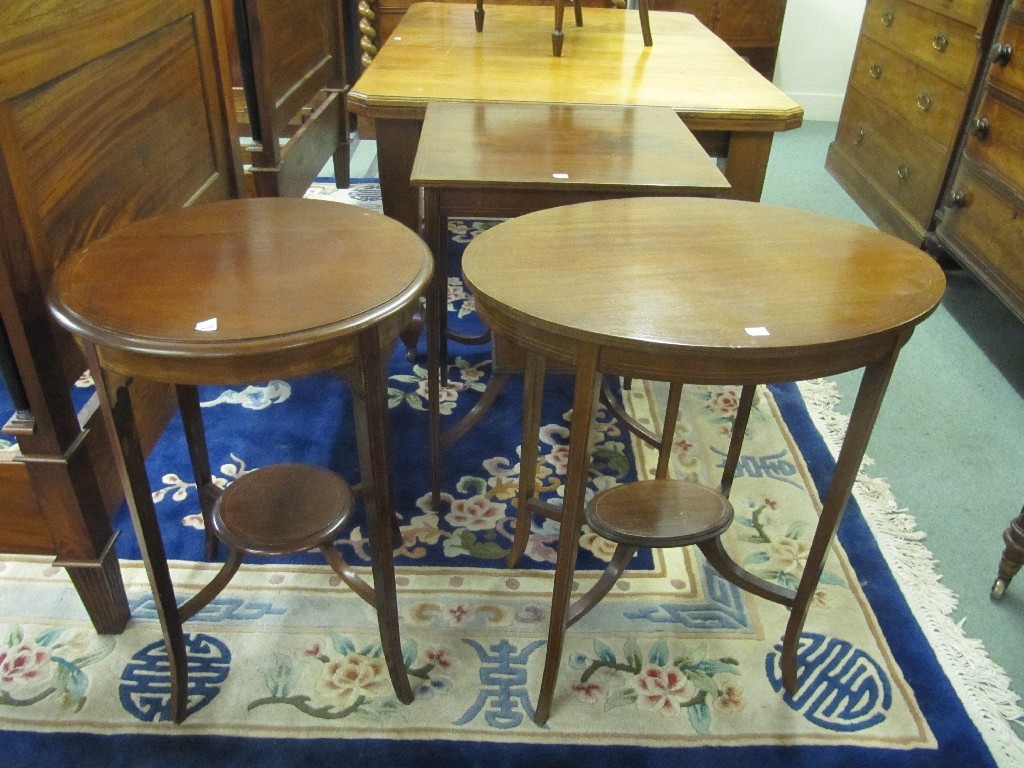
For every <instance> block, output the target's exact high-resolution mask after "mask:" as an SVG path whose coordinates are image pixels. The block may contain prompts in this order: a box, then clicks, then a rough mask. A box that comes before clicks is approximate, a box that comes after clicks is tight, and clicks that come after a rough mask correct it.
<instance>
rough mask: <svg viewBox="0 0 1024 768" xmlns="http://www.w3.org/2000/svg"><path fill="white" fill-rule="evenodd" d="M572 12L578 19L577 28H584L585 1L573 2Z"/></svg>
mask: <svg viewBox="0 0 1024 768" xmlns="http://www.w3.org/2000/svg"><path fill="white" fill-rule="evenodd" d="M572 12H573V15H574V16H575V17H576V26H577V27H582V26H583V0H572Z"/></svg>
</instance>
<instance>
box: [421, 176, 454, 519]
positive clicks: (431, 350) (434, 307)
mask: <svg viewBox="0 0 1024 768" xmlns="http://www.w3.org/2000/svg"><path fill="white" fill-rule="evenodd" d="M423 201H424V217H423V223H424V240H425V241H426V243H427V245H428V246H429V247H430V252H431V253H432V254H433V255H434V274H433V275H432V276H431V278H430V284H429V285H428V286H427V295H426V304H425V306H424V310H423V311H424V314H425V315H426V317H427V322H426V326H427V431H428V434H429V443H430V446H429V447H430V505H431V507H433V508H434V509H435V510H437V509H440V507H441V469H442V456H441V450H442V448H441V379H442V377H444V378H447V372H448V355H447V344H446V343H445V328H446V326H447V325H448V324H447V322H446V317H445V315H446V308H447V303H448V297H447V292H448V251H447V248H446V247H445V246H446V243H447V240H448V238H447V237H445V232H444V229H445V222H443V221H441V220H440V211H439V205H440V201H439V200H438V192H437V190H435V189H430V188H427V189H425V190H424V198H423Z"/></svg>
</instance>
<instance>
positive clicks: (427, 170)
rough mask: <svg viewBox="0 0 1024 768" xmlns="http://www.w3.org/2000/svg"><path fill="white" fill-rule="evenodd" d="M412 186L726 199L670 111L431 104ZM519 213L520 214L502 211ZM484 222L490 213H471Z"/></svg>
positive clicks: (722, 184)
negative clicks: (642, 191) (720, 196)
mask: <svg viewBox="0 0 1024 768" xmlns="http://www.w3.org/2000/svg"><path fill="white" fill-rule="evenodd" d="M411 183H412V184H413V185H414V186H418V187H442V188H444V189H446V190H451V189H456V188H459V189H463V188H465V189H473V190H474V191H476V192H479V191H481V190H487V189H495V188H498V189H501V190H502V196H503V198H504V199H505V200H511V199H514V190H517V189H520V190H535V191H552V192H557V193H558V194H559V195H561V196H562V197H563V199H566V200H568V199H569V198H570V197H571V195H572V194H573V193H574V192H583V193H593V192H602V191H607V192H622V191H624V190H625V191H633V190H639V189H646V190H648V192H649V194H657V193H663V194H674V195H687V194H697V195H709V194H715V193H716V192H725V191H726V190H728V189H729V182H728V181H726V179H725V177H724V176H723V175H722V172H721V171H720V170H718V166H717V165H716V164H715V163H714V162H713V161H712V160H711V158H709V157H708V155H707V153H706V152H705V151H704V149H703V148H702V147H701V146H700V143H699V142H698V141H697V139H696V138H694V136H693V133H691V132H690V131H689V130H688V129H687V127H686V126H685V125H684V124H683V123H682V121H680V120H679V118H678V117H676V115H675V113H674V112H673V111H672V110H671V109H669V108H668V107H624V106H593V105H586V104H490V103H463V102H434V103H432V104H430V105H429V106H428V107H427V112H426V118H425V120H424V121H423V131H422V132H421V133H420V144H419V151H417V153H416V162H415V164H414V165H413V169H412V178H411ZM506 205H507V206H511V207H514V204H510V203H506ZM467 213H468V214H475V215H483V214H485V213H487V211H486V210H474V211H467Z"/></svg>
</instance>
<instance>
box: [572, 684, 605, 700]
mask: <svg viewBox="0 0 1024 768" xmlns="http://www.w3.org/2000/svg"><path fill="white" fill-rule="evenodd" d="M569 693H570V694H572V697H573V698H574V699H577V700H578V701H582V702H583V703H584V704H601V703H602V702H604V701H605V699H607V698H608V689H607V688H605V687H604V686H603V685H601V684H600V683H594V682H586V683H584V682H579V683H574V684H573V685H571V686H570V687H569Z"/></svg>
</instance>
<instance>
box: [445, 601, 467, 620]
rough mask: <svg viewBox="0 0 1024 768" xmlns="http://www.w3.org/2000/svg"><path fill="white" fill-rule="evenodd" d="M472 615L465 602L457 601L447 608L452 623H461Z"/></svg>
mask: <svg viewBox="0 0 1024 768" xmlns="http://www.w3.org/2000/svg"><path fill="white" fill-rule="evenodd" d="M471 616H472V611H470V610H469V606H467V605H466V604H465V603H458V604H456V605H453V606H452V607H451V608H449V609H448V618H449V619H450V620H451V622H452V624H456V625H458V624H462V623H463V622H465V621H467V620H468V619H469V618H470V617H471Z"/></svg>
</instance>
